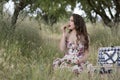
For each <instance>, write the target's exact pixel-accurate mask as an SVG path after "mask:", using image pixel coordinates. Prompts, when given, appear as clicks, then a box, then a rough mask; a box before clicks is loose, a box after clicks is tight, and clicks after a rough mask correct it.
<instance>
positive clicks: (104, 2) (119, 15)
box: [78, 0, 120, 32]
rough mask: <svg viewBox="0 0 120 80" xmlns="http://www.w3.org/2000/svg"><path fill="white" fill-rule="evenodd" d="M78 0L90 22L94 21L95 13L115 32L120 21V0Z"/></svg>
mask: <svg viewBox="0 0 120 80" xmlns="http://www.w3.org/2000/svg"><path fill="white" fill-rule="evenodd" d="M78 2H80V3H81V5H82V9H83V10H84V11H85V13H86V14H87V17H88V18H89V19H90V20H91V22H95V21H96V16H93V13H95V14H96V15H99V16H100V17H101V18H102V20H103V22H104V24H105V25H107V26H108V27H109V28H111V30H112V31H113V32H117V30H118V29H117V28H118V26H119V22H120V9H119V8H120V0H84V1H83V0H78ZM106 10H107V11H106ZM113 11H114V13H113ZM107 13H108V14H109V16H108V14H107Z"/></svg>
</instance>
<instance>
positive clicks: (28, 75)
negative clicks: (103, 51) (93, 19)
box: [0, 18, 120, 80]
mask: <svg viewBox="0 0 120 80" xmlns="http://www.w3.org/2000/svg"><path fill="white" fill-rule="evenodd" d="M0 24H1V25H0V80H101V79H103V78H102V77H103V76H101V75H99V74H98V73H95V74H94V76H93V77H92V78H90V76H89V74H88V73H86V72H83V73H81V74H80V75H79V76H76V75H75V74H73V73H71V72H69V71H67V70H58V71H55V72H54V71H53V69H52V62H53V60H54V59H56V58H57V57H62V56H63V54H62V52H60V51H59V47H58V45H59V40H60V36H61V34H60V33H61V31H60V27H61V26H62V25H63V24H64V21H61V22H59V23H57V24H55V25H53V26H48V25H45V24H42V22H41V23H39V24H38V22H36V21H35V20H34V19H31V20H29V19H28V18H26V19H25V20H24V21H23V22H20V23H19V21H18V23H17V27H16V30H15V33H14V34H12V35H11V34H9V32H8V29H7V28H9V27H10V26H9V22H8V21H5V20H3V21H2V20H0ZM40 28H41V29H42V30H40ZM87 30H88V33H89V37H90V52H89V53H90V57H89V59H88V60H89V61H90V62H91V63H92V64H93V65H96V63H97V51H98V48H99V47H103V46H119V45H120V41H119V40H120V36H117V37H114V36H113V35H111V32H110V29H109V28H105V27H103V25H101V23H97V24H96V25H95V24H94V25H93V24H90V23H87ZM7 34H9V35H7ZM104 78H105V80H108V79H109V80H119V78H120V77H119V76H118V74H117V75H116V73H113V74H110V75H107V76H104Z"/></svg>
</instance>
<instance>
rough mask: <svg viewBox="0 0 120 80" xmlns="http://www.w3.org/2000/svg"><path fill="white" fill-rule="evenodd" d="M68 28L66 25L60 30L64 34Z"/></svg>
mask: <svg viewBox="0 0 120 80" xmlns="http://www.w3.org/2000/svg"><path fill="white" fill-rule="evenodd" d="M68 26H69V24H66V25H64V26H63V27H62V28H61V30H62V32H63V33H65V34H66V29H67V28H68Z"/></svg>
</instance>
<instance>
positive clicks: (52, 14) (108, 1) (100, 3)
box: [11, 0, 120, 30]
mask: <svg viewBox="0 0 120 80" xmlns="http://www.w3.org/2000/svg"><path fill="white" fill-rule="evenodd" d="M13 1H14V2H15V6H16V7H15V12H14V14H13V17H12V21H11V23H12V28H13V29H15V26H14V25H15V23H16V21H17V18H18V15H19V12H20V11H22V10H23V9H24V8H25V7H26V6H27V5H30V11H31V12H32V11H34V10H35V9H36V8H40V9H41V10H42V12H41V13H39V15H38V16H40V17H42V19H44V20H45V21H46V22H47V23H50V24H51V25H52V24H53V23H55V22H57V20H58V19H59V18H60V17H62V16H64V15H66V14H67V12H66V7H67V6H68V5H71V9H72V10H73V9H74V7H75V5H76V3H79V2H80V3H81V7H80V8H81V9H83V10H84V11H85V13H86V14H87V18H88V19H90V21H91V22H96V18H97V17H96V16H97V15H99V16H100V17H101V18H102V20H103V22H104V24H105V25H107V26H108V27H109V28H111V30H112V29H115V30H117V28H118V25H119V22H120V9H119V8H120V0H74V1H73V0H18V1H19V3H16V0H13ZM18 1H17V2H18ZM106 10H107V12H108V13H109V14H110V15H109V16H108V15H107V12H106ZM113 10H114V11H115V12H114V14H113V13H112V12H113ZM93 13H95V14H96V16H93Z"/></svg>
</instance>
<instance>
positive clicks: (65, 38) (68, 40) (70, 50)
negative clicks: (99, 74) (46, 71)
mask: <svg viewBox="0 0 120 80" xmlns="http://www.w3.org/2000/svg"><path fill="white" fill-rule="evenodd" d="M60 50H61V51H64V52H65V55H64V57H63V58H57V59H56V60H54V61H53V67H54V69H57V68H67V69H69V70H71V71H73V72H75V73H80V72H81V71H83V70H84V68H85V67H87V58H88V54H89V53H88V52H89V39H88V33H87V29H86V25H85V22H84V20H83V18H82V17H81V16H80V15H78V14H72V16H71V17H70V21H69V23H68V24H67V25H65V26H63V27H62V37H61V41H60Z"/></svg>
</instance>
